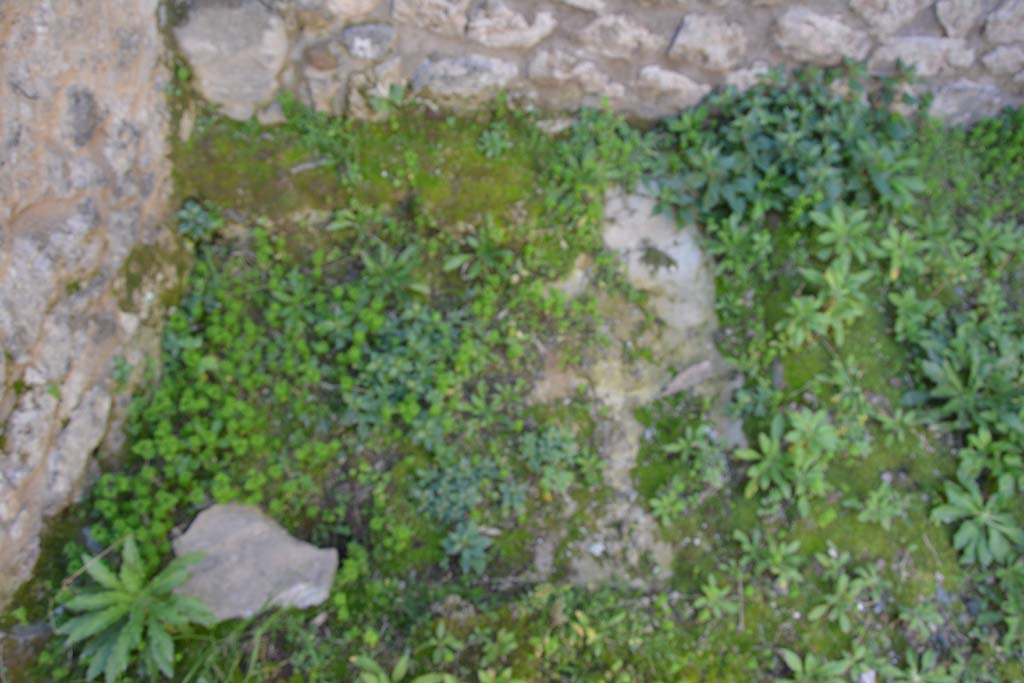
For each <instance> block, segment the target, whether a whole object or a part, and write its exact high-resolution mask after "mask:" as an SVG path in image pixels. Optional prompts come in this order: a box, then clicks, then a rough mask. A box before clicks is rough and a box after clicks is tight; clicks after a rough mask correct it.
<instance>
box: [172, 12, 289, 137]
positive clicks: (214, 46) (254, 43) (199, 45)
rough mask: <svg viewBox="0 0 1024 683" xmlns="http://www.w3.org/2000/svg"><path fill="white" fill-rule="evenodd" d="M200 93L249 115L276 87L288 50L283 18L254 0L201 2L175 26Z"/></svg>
mask: <svg viewBox="0 0 1024 683" xmlns="http://www.w3.org/2000/svg"><path fill="white" fill-rule="evenodd" d="M174 35H175V37H176V38H177V40H178V45H179V47H180V48H181V51H182V53H183V54H184V55H185V58H186V59H187V60H188V62H189V64H190V65H191V66H192V69H193V70H194V71H195V76H196V84H197V85H198V87H199V90H200V91H201V92H202V94H203V96H204V97H206V99H208V100H209V101H210V102H213V103H214V104H219V105H220V106H221V108H222V110H223V112H224V113H225V114H226V115H228V116H230V117H231V118H233V119H239V120H245V119H248V118H249V117H250V116H252V115H253V113H255V112H256V110H257V109H258V108H259V107H260V106H261V105H263V104H266V103H267V102H268V101H269V100H270V99H271V98H272V97H273V96H274V92H275V91H276V90H277V85H278V82H277V77H278V74H279V73H280V72H281V69H282V68H283V67H284V64H285V59H286V58H287V56H288V33H287V31H286V29H285V24H284V21H283V20H282V19H281V17H279V16H278V15H277V14H275V13H274V12H272V11H271V10H269V9H267V7H266V6H264V5H263V4H262V3H260V2H258V1H256V0H244V1H243V2H242V3H241V4H238V5H225V4H220V3H207V4H201V5H199V6H198V7H196V8H195V9H193V10H192V11H191V12H190V14H189V17H188V20H187V22H186V23H185V24H184V25H182V26H179V27H178V28H177V29H175V31H174Z"/></svg>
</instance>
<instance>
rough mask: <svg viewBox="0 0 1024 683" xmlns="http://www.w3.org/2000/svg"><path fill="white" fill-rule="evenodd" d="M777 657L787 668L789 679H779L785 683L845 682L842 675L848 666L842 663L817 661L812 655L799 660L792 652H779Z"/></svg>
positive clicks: (825, 660)
mask: <svg viewBox="0 0 1024 683" xmlns="http://www.w3.org/2000/svg"><path fill="white" fill-rule="evenodd" d="M779 655H780V656H781V657H782V660H783V661H784V662H785V663H786V666H787V667H789V671H790V676H789V678H784V679H781V680H782V681H785V682H786V683H840V682H841V681H845V680H846V677H845V676H844V674H845V673H846V670H847V669H848V668H849V666H848V665H847V663H846V662H844V661H831V660H828V659H819V658H818V657H816V656H815V655H812V654H808V655H805V656H804V657H803V658H802V659H801V658H800V655H798V654H797V653H795V652H793V651H792V650H780V651H779Z"/></svg>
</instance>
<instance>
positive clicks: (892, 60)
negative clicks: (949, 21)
mask: <svg viewBox="0 0 1024 683" xmlns="http://www.w3.org/2000/svg"><path fill="white" fill-rule="evenodd" d="M897 61H900V62H903V63H904V64H906V65H909V66H913V67H914V69H915V71H916V73H917V75H919V76H923V77H925V78H928V77H932V76H949V75H952V74H955V73H957V72H958V71H961V70H963V69H966V68H969V67H970V66H971V65H973V64H974V50H972V49H971V48H970V47H968V45H967V43H966V42H965V41H964V40H962V39H960V38H920V37H912V38H891V39H889V40H888V41H887V42H885V43H883V44H882V45H881V46H880V47H879V48H878V49H877V50H875V53H874V54H873V55H872V56H871V62H870V68H871V69H872V70H884V69H890V68H892V67H894V66H895V65H896V62H897Z"/></svg>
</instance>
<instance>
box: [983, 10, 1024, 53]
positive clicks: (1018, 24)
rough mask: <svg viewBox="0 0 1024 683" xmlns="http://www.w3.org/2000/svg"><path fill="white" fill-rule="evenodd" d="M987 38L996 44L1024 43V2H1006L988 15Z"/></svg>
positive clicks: (986, 24)
mask: <svg viewBox="0 0 1024 683" xmlns="http://www.w3.org/2000/svg"><path fill="white" fill-rule="evenodd" d="M985 37H986V38H988V39H989V40H991V41H992V42H995V43H1017V42H1024V0H1004V2H1003V4H1001V5H1000V6H999V7H998V8H997V9H996V11H995V12H993V13H992V14H990V15H988V20H987V21H986V22H985Z"/></svg>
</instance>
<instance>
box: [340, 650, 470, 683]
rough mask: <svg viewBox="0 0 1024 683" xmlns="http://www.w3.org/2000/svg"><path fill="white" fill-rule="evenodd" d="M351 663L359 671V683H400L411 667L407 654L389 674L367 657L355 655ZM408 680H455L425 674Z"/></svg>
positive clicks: (439, 682) (437, 682)
mask: <svg viewBox="0 0 1024 683" xmlns="http://www.w3.org/2000/svg"><path fill="white" fill-rule="evenodd" d="M351 661H352V664H354V665H355V666H356V667H357V668H358V669H359V678H357V679H356V680H357V681H358V682H359V683H402V681H405V680H406V679H407V678H408V676H409V668H410V665H411V660H410V657H409V653H405V654H403V655H402V656H401V657H399V658H398V661H397V662H395V666H394V668H392V669H391V672H390V673H389V672H388V671H386V670H385V669H384V667H382V666H381V665H380V664H378V663H377V662H376V661H375V660H374V659H372V658H371V657H368V656H367V655H356V656H354V657H352V660H351ZM408 680H409V683H455V681H456V680H457V679H456V678H455V676H452V675H451V674H446V673H425V674H420V675H419V676H415V677H413V678H409V679H408Z"/></svg>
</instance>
